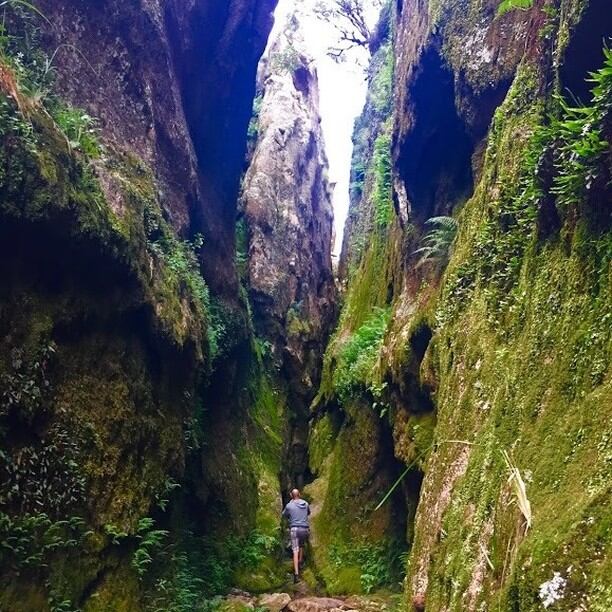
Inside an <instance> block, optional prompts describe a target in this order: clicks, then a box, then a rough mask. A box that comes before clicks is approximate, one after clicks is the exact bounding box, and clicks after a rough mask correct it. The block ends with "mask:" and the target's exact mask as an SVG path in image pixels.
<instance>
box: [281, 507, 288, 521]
mask: <svg viewBox="0 0 612 612" xmlns="http://www.w3.org/2000/svg"><path fill="white" fill-rule="evenodd" d="M286 517H287V506H285V507H284V508H283V511H282V512H281V518H286Z"/></svg>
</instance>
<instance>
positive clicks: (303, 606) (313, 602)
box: [287, 597, 346, 612]
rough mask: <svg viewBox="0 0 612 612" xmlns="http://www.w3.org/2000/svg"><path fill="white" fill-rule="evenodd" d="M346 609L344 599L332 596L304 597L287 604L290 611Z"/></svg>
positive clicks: (317, 611)
mask: <svg viewBox="0 0 612 612" xmlns="http://www.w3.org/2000/svg"><path fill="white" fill-rule="evenodd" d="M345 609H346V606H345V605H344V602H343V601H342V600H340V599H333V598H331V597H302V598H300V599H294V600H293V601H292V602H291V603H290V604H289V605H288V606H287V610H289V612H332V610H345Z"/></svg>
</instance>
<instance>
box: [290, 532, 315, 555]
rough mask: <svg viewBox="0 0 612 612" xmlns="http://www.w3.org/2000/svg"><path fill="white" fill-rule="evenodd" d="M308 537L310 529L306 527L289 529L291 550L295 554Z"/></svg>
mask: <svg viewBox="0 0 612 612" xmlns="http://www.w3.org/2000/svg"><path fill="white" fill-rule="evenodd" d="M309 536H310V529H308V528H306V527H292V528H291V549H292V550H293V551H294V552H295V551H296V550H300V548H301V547H302V546H304V544H305V543H306V542H307V541H308V538H309Z"/></svg>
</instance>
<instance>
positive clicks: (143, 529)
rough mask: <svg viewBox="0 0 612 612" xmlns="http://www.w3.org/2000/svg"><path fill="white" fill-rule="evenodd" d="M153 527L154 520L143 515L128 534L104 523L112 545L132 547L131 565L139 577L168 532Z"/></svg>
mask: <svg viewBox="0 0 612 612" xmlns="http://www.w3.org/2000/svg"><path fill="white" fill-rule="evenodd" d="M154 527H155V520H154V519H152V518H150V517H143V518H141V519H140V520H139V521H138V525H137V526H136V531H135V533H134V534H129V533H128V532H127V531H125V530H123V529H121V528H119V527H116V526H115V525H112V524H107V525H104V531H105V533H106V535H108V536H110V541H111V543H112V544H113V545H115V546H121V545H123V544H128V545H131V546H133V547H134V553H133V555H132V561H131V565H132V567H133V568H134V569H135V570H136V573H137V574H138V576H140V577H141V578H142V577H143V576H144V575H145V574H146V572H147V570H148V569H149V568H150V566H151V564H152V563H153V560H154V555H156V554H158V553H159V552H160V550H161V548H162V546H163V544H164V540H165V539H166V537H167V536H168V533H169V532H168V531H166V530H165V529H154Z"/></svg>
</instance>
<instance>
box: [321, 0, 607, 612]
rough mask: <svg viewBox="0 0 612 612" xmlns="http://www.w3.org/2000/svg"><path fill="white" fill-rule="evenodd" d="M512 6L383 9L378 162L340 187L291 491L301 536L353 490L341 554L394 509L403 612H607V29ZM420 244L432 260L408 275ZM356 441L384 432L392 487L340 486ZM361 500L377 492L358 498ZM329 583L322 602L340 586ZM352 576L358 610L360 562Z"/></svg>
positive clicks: (374, 154)
mask: <svg viewBox="0 0 612 612" xmlns="http://www.w3.org/2000/svg"><path fill="white" fill-rule="evenodd" d="M528 4H529V6H527V7H524V10H519V9H516V8H513V5H512V3H507V2H504V3H500V2H496V1H492V2H485V3H475V2H470V1H469V0H465V1H460V2H445V1H444V0H439V1H436V2H433V1H431V2H423V1H418V0H414V1H411V0H404V1H403V2H398V3H394V7H395V18H394V19H395V21H394V24H395V25H394V28H393V29H394V66H393V69H394V76H393V105H394V109H393V118H392V119H391V120H389V119H387V123H386V125H387V126H389V127H386V129H387V130H388V131H387V132H386V133H387V134H388V135H389V139H388V142H389V143H390V147H389V149H386V148H383V147H384V145H385V142H384V140H382V139H379V134H381V130H380V128H378V131H374V136H373V137H372V136H370V135H368V136H367V138H366V139H365V140H364V141H361V142H365V143H367V146H365V151H366V154H365V155H363V154H362V153H360V152H359V147H358V148H357V151H356V153H357V158H356V160H355V162H356V163H354V166H353V176H354V179H355V178H359V176H360V175H361V176H362V177H363V179H364V180H363V181H358V182H359V183H362V185H359V187H360V189H359V193H358V194H357V197H356V198H354V201H353V205H352V212H351V216H350V218H349V226H348V229H349V232H348V234H347V236H348V237H347V241H346V243H345V254H344V255H343V260H344V261H345V262H346V263H345V267H344V271H343V273H344V275H345V277H346V279H347V281H346V282H347V289H346V293H345V296H344V306H343V310H342V313H341V315H340V323H339V327H338V329H337V330H336V332H335V334H334V336H333V338H332V341H331V342H330V345H329V346H328V349H327V353H326V359H325V364H326V368H325V370H324V377H323V383H322V387H321V393H320V396H319V400H318V402H316V403H315V409H316V411H317V412H316V415H317V418H316V420H315V424H314V427H313V430H312V433H311V460H312V459H314V464H313V471H315V472H316V473H317V474H318V475H319V478H318V479H317V480H316V481H315V483H314V484H313V487H315V486H316V487H318V489H317V491H318V493H319V494H320V495H321V496H322V497H323V500H324V501H323V504H322V509H321V516H322V517H324V520H322V523H323V524H325V526H326V529H327V530H328V533H331V534H341V533H342V530H343V529H345V521H344V516H342V515H340V513H339V512H338V511H335V512H332V511H330V510H331V509H332V508H345V507H346V504H343V503H342V502H337V503H336V505H334V491H336V490H337V488H338V485H339V484H341V482H342V478H340V475H342V477H346V478H351V482H352V483H353V486H352V487H351V489H350V490H351V491H356V494H355V498H356V499H359V500H361V501H362V502H364V505H365V508H364V511H363V517H361V520H360V521H359V522H358V524H359V525H360V526H362V527H363V531H362V533H360V534H356V533H350V531H349V532H348V536H344V537H343V538H340V540H343V541H350V542H352V545H353V546H354V545H355V544H354V543H355V541H357V540H358V537H364V538H365V539H366V541H368V540H369V541H370V542H372V541H373V540H374V539H375V537H376V534H378V531H377V528H378V526H379V523H378V521H381V520H383V518H381V514H380V513H381V512H383V513H384V512H389V511H390V510H391V508H393V507H395V509H396V511H397V509H399V510H400V511H401V510H402V505H401V504H402V503H403V504H404V506H403V507H404V516H405V517H406V523H404V524H405V525H406V537H405V538H404V539H403V545H404V547H406V548H407V549H409V550H410V553H409V559H408V564H407V567H406V571H407V578H406V582H405V588H406V605H407V606H408V607H409V609H414V610H445V611H454V610H462V611H463V610H487V609H498V608H499V609H503V610H521V611H524V610H534V611H535V610H539V609H541V608H542V607H543V606H548V605H550V604H551V603H553V602H554V604H555V609H560V610H568V611H569V610H576V609H594V610H604V609H607V608H608V607H609V606H610V604H611V602H612V595H611V593H610V591H609V588H608V587H607V586H606V585H605V582H606V581H605V578H604V576H605V572H606V571H607V568H608V567H609V558H608V555H607V554H606V552H605V551H604V549H605V546H606V544H604V542H609V540H610V535H611V534H610V530H609V529H610V526H609V520H608V518H607V517H606V513H605V511H604V503H605V502H604V501H603V500H604V499H606V498H607V497H608V496H609V493H610V490H609V484H607V482H608V480H609V465H607V459H606V457H607V456H608V454H609V444H608V438H609V426H608V425H607V424H606V423H607V422H608V421H609V419H610V412H609V409H608V408H607V406H608V405H610V393H611V386H610V370H609V365H610V352H609V351H610V341H611V339H610V335H609V332H608V330H607V329H606V330H605V331H604V330H603V329H602V326H601V325H599V324H598V323H597V321H599V320H603V319H604V318H607V317H608V316H609V314H608V313H609V312H610V307H611V301H610V294H609V274H608V271H609V265H610V256H611V253H610V227H611V226H610V207H609V202H610V195H611V194H610V187H609V183H608V180H609V179H608V177H609V175H610V174H609V173H610V166H609V164H610V154H611V153H610V151H611V147H610V143H611V138H610V116H611V114H610V113H611V107H610V89H609V87H610V82H609V77H607V76H606V75H607V74H608V73H609V68H608V66H609V63H610V58H609V57H607V59H606V57H604V52H603V47H604V41H605V40H609V38H610V36H611V35H612V27H611V24H610V17H609V16H608V15H607V14H606V15H604V9H603V5H602V3H601V2H598V1H596V0H594V1H592V2H579V1H561V2H537V1H536V2H534V3H533V5H532V4H531V3H528ZM587 31H588V32H592V33H593V35H592V36H589V35H587V34H586V32H587ZM579 58H580V59H579ZM587 58H588V59H587ZM377 61H380V60H379V59H378V58H377V57H376V56H375V57H374V64H373V66H374V69H375V70H376V66H377ZM604 63H605V66H606V67H605V68H604ZM595 71H599V72H598V73H597V76H596V77H595V81H592V82H591V87H592V86H593V85H596V86H597V87H596V89H595V90H593V91H592V92H589V88H588V86H585V85H583V83H584V79H586V78H588V75H589V73H590V72H595ZM566 88H569V89H570V90H571V93H570V92H568V90H567V89H566ZM371 91H372V86H371ZM370 95H371V94H370ZM576 100H578V102H576ZM568 104H569V106H570V107H571V105H572V104H578V105H580V107H581V108H580V110H577V111H573V110H571V108H568ZM368 112H369V113H371V112H372V111H371V109H369V108H368V107H366V115H365V116H367V113H368ZM579 117H582V120H579V119H578V118H579ZM383 119H384V118H383ZM361 121H362V122H363V119H362V120H361ZM359 125H360V124H359V123H358V129H359ZM382 133H383V134H384V133H385V132H384V130H383V131H382ZM367 134H369V132H368V133H367ZM587 140H590V141H591V142H592V143H596V144H593V145H587V144H585V143H586V141H587ZM359 142H360V141H359V140H358V139H357V143H358V144H359ZM384 150H387V151H388V150H390V152H391V153H390V156H391V158H390V160H389V161H388V163H387V164H385V163H384V162H385V158H384V156H383V155H382V152H383V151H384ZM359 155H361V158H359ZM387 167H389V168H391V171H390V172H389V173H387V174H385V169H386V168H387ZM384 176H386V177H387V178H388V181H387V182H386V183H385V181H383V180H381V179H382V177H384ZM354 183H355V180H354ZM390 183H391V184H392V187H393V190H392V193H391V192H390V191H389V189H390V187H389V184H390ZM381 185H382V186H384V185H387V187H388V190H387V191H385V189H380V187H381ZM389 193H390V194H391V196H392V199H391V203H392V205H391V207H390V208H389V207H385V206H382V205H381V204H384V202H385V199H384V198H381V197H380V196H381V195H383V196H384V195H385V194H389ZM387 201H388V200H387ZM440 215H443V216H445V217H448V216H452V217H453V219H454V220H453V219H450V220H449V219H446V221H445V226H444V227H446V228H450V230H448V232H449V233H446V234H445V235H444V234H443V232H438V233H437V234H431V233H430V232H431V231H432V230H435V228H436V226H435V225H433V226H432V225H431V224H428V223H426V222H427V220H428V219H430V218H431V217H434V216H440ZM377 219H378V220H380V223H376V220H377ZM455 230H456V235H455V234H454V232H455ZM427 233H429V236H430V238H429V239H428V240H432V236H435V238H436V240H438V241H439V242H438V246H437V250H435V251H433V252H430V253H431V255H430V257H429V258H428V259H427V258H426V259H425V260H424V261H423V255H424V254H425V253H427V252H428V251H427V250H426V251H422V250H421V251H420V252H417V251H418V249H420V248H423V247H425V246H427V244H431V242H429V243H428V242H427V241H424V236H425V235H426V234H427ZM444 236H446V237H444ZM453 236H454V237H453ZM440 244H441V245H442V246H440ZM606 320H607V319H606ZM570 321H572V322H573V323H570ZM595 406H597V407H598V408H597V409H595ZM604 407H605V408H604ZM368 420H374V421H376V422H377V423H378V425H377V428H378V429H380V430H381V431H383V432H384V431H387V432H388V431H389V430H390V432H391V433H390V434H389V433H387V434H385V435H386V436H388V437H386V438H384V441H383V442H381V443H379V446H378V448H379V449H380V450H379V451H378V453H377V454H375V456H376V457H377V458H379V459H380V458H381V457H383V456H384V453H383V452H382V451H383V449H384V448H386V445H388V444H392V445H393V448H394V455H395V459H396V460H397V461H398V462H400V464H401V467H399V469H398V467H397V466H394V464H393V462H392V461H389V460H386V461H384V462H381V463H379V464H378V465H377V466H376V467H375V468H374V469H373V470H372V471H371V472H369V473H364V475H363V476H362V477H361V478H356V479H355V480H352V478H353V474H352V471H351V470H348V468H345V469H342V467H341V466H342V460H341V457H342V456H346V454H347V453H346V450H345V449H344V450H342V452H338V451H337V449H338V445H339V443H340V441H341V439H342V437H343V436H344V435H345V432H348V430H349V428H352V430H353V435H352V436H351V438H354V437H357V438H358V437H359V435H360V434H359V432H358V431H357V430H359V431H361V430H362V429H363V433H362V435H363V436H364V439H367V440H368V445H366V444H361V445H358V448H359V449H361V450H362V451H363V452H364V456H365V453H366V451H367V452H369V450H370V448H371V447H370V445H371V444H374V447H375V448H376V444H377V443H376V442H375V441H376V440H377V439H379V434H377V433H373V432H370V433H369V434H366V433H365V432H366V431H367V429H366V428H365V427H363V428H362V427H360V426H359V423H360V422H362V423H363V422H365V421H368ZM389 438H391V439H392V442H390V441H389ZM315 449H316V450H315ZM506 453H507V454H506ZM350 465H351V466H354V465H360V466H363V465H367V463H366V461H365V460H363V458H361V456H360V461H355V460H354V458H353V459H352V460H351V462H350ZM390 469H392V470H394V471H392V474H393V475H395V476H397V479H394V477H393V475H392V476H391V477H390V476H389V475H388V474H389V470H390ZM579 474H580V476H578V475H579ZM339 478H340V480H339ZM377 478H378V479H380V478H383V479H385V478H386V479H387V480H386V483H385V486H384V487H381V488H380V489H379V490H377V491H376V492H375V495H371V494H370V492H369V489H368V487H369V486H370V485H371V484H372V483H374V482H376V479H377ZM334 479H335V480H334ZM394 480H395V482H397V483H398V485H397V487H396V488H395V489H394V492H393V494H392V495H391V497H390V498H389V499H388V500H387V501H385V502H384V503H383V504H382V506H380V508H378V509H374V507H375V506H377V505H378V501H379V500H381V501H382V500H383V499H384V494H385V490H387V491H391V484H393V482H394ZM332 482H333V486H332ZM523 485H524V486H525V489H524V491H523V489H522V486H523ZM402 493H403V495H402ZM402 498H403V502H402ZM344 499H346V498H344ZM370 500H372V501H371V505H370V506H369V507H368V502H370ZM375 500H376V501H375ZM394 500H395V501H394ZM416 501H418V508H417V509H416V513H415V505H416ZM394 504H395V505H394ZM398 504H400V505H399V506H398ZM349 507H351V505H350V504H349ZM385 508H387V509H386V510H385ZM356 522H357V521H356ZM384 533H385V534H389V533H392V529H391V528H390V527H389V525H387V526H386V527H384ZM330 542H332V540H330V539H329V537H328V539H327V540H326V544H329V543H330ZM332 543H333V542H332ZM330 561H331V566H332V571H330V572H328V576H330V578H329V579H328V584H331V585H332V588H335V589H338V588H346V587H344V586H342V585H340V584H339V583H338V582H337V581H336V582H335V583H334V578H336V577H337V576H338V575H339V573H338V572H339V568H336V572H335V573H334V571H333V559H331V560H330V559H327V560H325V559H323V560H322V563H323V564H325V563H327V564H330ZM347 564H349V562H348V561H347V563H346V564H343V565H347ZM352 564H353V565H354V566H356V567H357V571H356V577H357V578H360V579H359V581H357V580H355V582H357V586H359V583H361V588H365V586H366V584H365V583H366V578H365V576H367V575H368V573H367V571H366V567H369V566H368V564H367V563H365V562H363V559H356V560H354V562H353V563H352Z"/></svg>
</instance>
